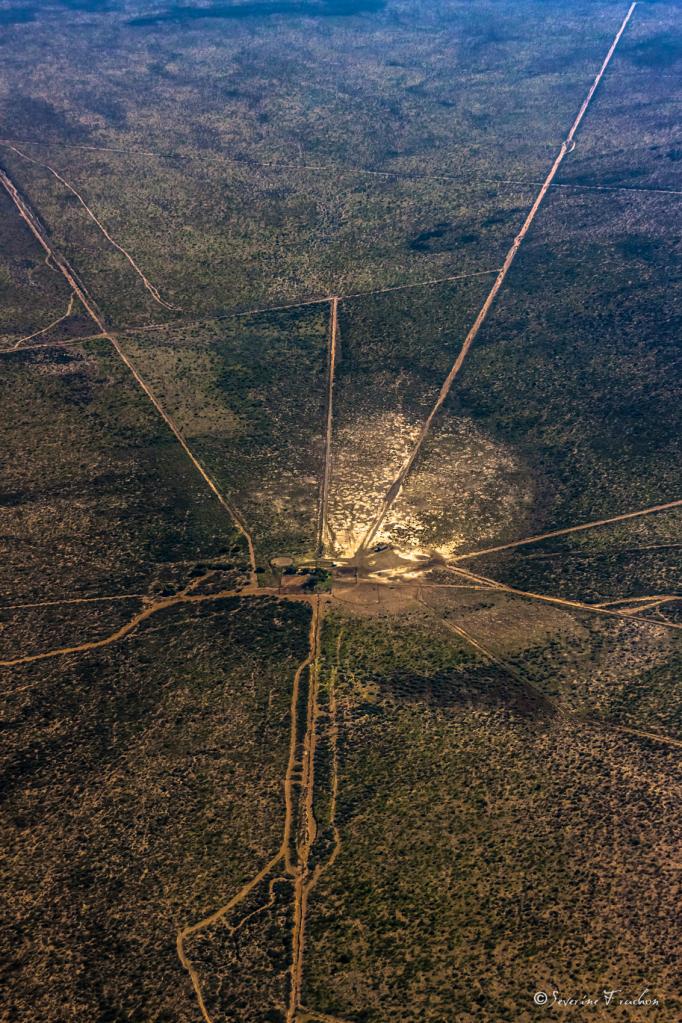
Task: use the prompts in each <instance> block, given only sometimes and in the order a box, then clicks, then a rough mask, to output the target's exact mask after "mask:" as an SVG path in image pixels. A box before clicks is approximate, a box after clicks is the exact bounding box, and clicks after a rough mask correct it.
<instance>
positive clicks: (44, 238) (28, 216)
mask: <svg viewBox="0 0 682 1023" xmlns="http://www.w3.org/2000/svg"><path fill="white" fill-rule="evenodd" d="M0 184H1V185H2V186H3V187H4V189H5V191H6V192H7V193H8V194H9V197H10V199H11V200H12V202H13V203H14V205H15V206H16V208H17V210H18V211H19V215H20V217H21V218H22V220H24V222H25V223H26V224H27V226H28V228H29V229H30V231H31V233H32V234H33V236H34V237H35V239H36V241H37V242H38V243H39V245H40V247H41V248H42V249H43V251H44V252H46V253H47V255H48V256H49V257H50V258H51V259H52V262H53V263H54V264H55V266H56V267H58V269H59V271H60V272H61V273H62V274H63V276H64V277H65V278H66V280H67V282H68V284H69V285H70V287H71V290H72V291H73V292H74V293H75V294H76V296H77V297H78V299H79V300H80V302H81V304H82V306H83V308H84V309H85V310H86V312H87V313H88V315H89V317H90V319H91V320H93V322H94V323H95V324H96V325H97V327H98V328H99V330H100V332H101V335H102V336H103V337H104V338H106V339H107V340H108V341H109V342H110V344H111V345H112V346H113V348H114V350H115V352H116V354H117V355H118V357H119V358H120V359H121V361H122V362H123V363H124V364H125V365H126V366H127V368H128V370H129V371H130V373H131V374H132V376H133V377H134V379H135V380H136V382H137V384H138V385H139V387H141V389H142V390H143V391H144V393H145V394H146V395H147V397H148V398H149V400H150V401H151V403H152V405H153V406H154V408H155V409H156V411H157V412H158V413H159V415H160V416H161V418H162V419H163V420H164V422H165V423H166V425H167V426H168V428H169V429H170V431H171V433H172V434H173V435H174V436H175V439H176V440H177V441H178V443H179V444H180V446H181V447H182V449H183V451H184V452H185V454H186V455H187V457H188V458H189V460H190V462H191V463H192V465H193V466H194V468H195V469H196V470H197V472H198V473H199V475H200V476H201V477H202V478H203V480H204V481H205V483H206V484H207V485H208V486H209V488H210V489H211V490H212V491H213V493H214V495H215V496H216V498H217V499H218V501H219V502H220V504H221V505H222V506H223V508H224V509H225V511H226V512H227V513H228V515H229V516H230V518H231V519H232V521H233V522H234V524H235V525H236V527H237V529H238V530H239V532H240V533H241V534H242V536H243V537H244V539H245V541H246V544H247V547H248V550H249V561H250V563H251V583H252V585H254V586H257V584H258V577H257V575H256V554H255V550H254V545H253V539H252V537H251V534H250V533H249V531H248V529H247V528H246V524H245V522H244V520H243V519H242V517H241V515H240V513H239V512H238V511H237V509H236V508H235V507H234V505H233V504H232V502H231V501H229V500H228V498H227V497H226V496H225V495H224V494H223V493H222V491H221V490H220V488H219V487H218V485H217V484H216V483H215V481H214V480H213V479H212V477H211V476H209V474H208V472H207V471H206V469H204V467H203V465H202V464H201V462H200V461H199V459H198V458H197V457H196V455H195V454H194V452H193V451H192V450H191V448H190V447H189V445H188V443H187V441H186V440H185V438H184V437H183V435H182V433H181V431H180V429H179V428H178V426H177V425H176V424H175V422H174V420H173V419H172V418H171V416H170V415H169V414H168V413H167V412H166V410H165V409H164V408H163V406H162V405H161V403H160V402H159V400H158V398H157V397H156V395H155V394H154V393H153V392H152V390H151V388H150V387H149V385H148V384H147V383H146V382H145V381H144V380H143V378H142V376H141V375H140V373H139V372H138V370H137V369H136V368H135V366H134V365H133V363H132V362H131V360H130V359H129V358H128V356H127V355H126V354H125V352H124V351H123V349H122V348H121V345H120V343H119V341H118V339H117V338H116V336H115V334H113V333H112V332H111V331H110V330H108V329H107V327H106V325H105V323H104V318H103V316H102V314H101V313H100V311H99V310H98V309H97V306H96V305H95V303H94V302H93V300H92V299H91V298H90V296H89V295H88V293H87V291H86V289H85V287H84V285H82V284H81V283H80V281H79V280H78V278H77V276H76V273H75V271H74V270H73V269H72V267H71V266H70V265H69V263H68V262H67V261H66V259H65V258H64V257H63V256H62V255H61V254H60V253H59V252H58V251H57V250H56V249H55V248H53V247H52V246H51V245H50V242H49V241H48V234H47V231H46V230H45V228H44V227H43V226H42V224H41V223H40V221H39V220H38V218H37V216H36V215H35V213H34V212H33V210H32V209H31V208H30V206H29V205H28V203H27V202H26V201H25V200H24V198H23V197H22V196H21V194H20V193H19V190H18V189H17V187H16V185H15V184H14V182H13V181H12V179H11V178H10V177H9V176H8V175H7V174H6V172H5V171H4V170H2V169H1V168H0Z"/></svg>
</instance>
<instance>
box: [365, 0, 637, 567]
mask: <svg viewBox="0 0 682 1023" xmlns="http://www.w3.org/2000/svg"><path fill="white" fill-rule="evenodd" d="M636 6H637V0H635V3H633V4H631V6H630V8H629V10H628V12H627V14H626V15H625V17H624V19H623V21H622V23H621V26H620V28H619V29H618V32H617V33H616V35H615V37H614V40H613V42H612V43H611V46H610V48H609V51H608V53H607V54H606V57H605V58H604V61H603V63H602V65H601V67H600V69H599V71H598V72H597V74H596V76H595V78H594V81H593V82H592V85H591V86H590V89H589V91H588V93H587V95H586V97H585V99H584V100H583V103H582V106H581V107H580V110H579V111H578V113H577V116H576V118H575V120H574V121H573V124H572V125H571V128H570V130H569V132H568V135H567V136H566V138H565V140H564V141H563V142H562V143H561V148H560V149H559V153H558V154H557V156H556V158H555V160H554V163H553V164H552V166H551V168H550V170H549V172H548V174H547V177H546V178H545V180H544V182H543V184H542V186H541V188H540V191H539V192H538V194H537V196H536V198H535V201H534V202H533V205H532V206H531V208H530V210H529V212H528V215H527V216H526V219H525V220H524V222H523V225H522V226H521V229H520V231H519V232H518V234H517V235H516V237H515V238H514V241H513V242H512V245H511V248H510V249H509V252H508V253H507V255H506V257H505V260H504V263H503V264H502V267H501V269H500V271H499V272H498V274H497V277H496V278H495V282H494V284H493V286H492V288H491V289H490V292H489V293H488V296H487V298H486V300H485V302H484V303H483V305H482V307H481V309H480V311H479V313H478V316H477V317H476V319H475V321H474V323H473V326H472V327H471V329H470V330H469V333H468V334H467V335H466V337H465V339H464V341H463V343H462V347H461V349H460V352H459V355H458V356H457V358H456V359H455V362H454V364H453V366H452V369H451V370H450V372H449V373H448V375H447V377H446V378H445V381H444V383H443V385H442V387H441V389H440V392H439V394H438V397H437V399H436V401H435V404H434V406H433V408H432V409H431V412H430V413H429V415H428V417H427V419H426V421H425V423H424V425H423V426H422V429H421V431H420V433H419V437H418V438H417V441H416V443H415V445H414V447H413V448H412V451H411V452H410V454H409V455H408V457H407V459H406V460H405V462H404V463H403V466H402V468H401V469H400V472H399V473H398V475H397V477H396V478H395V480H394V481H393V483H392V484H391V486H390V487H389V489H388V492H387V493H386V496H385V497H384V500H383V502H382V504H381V507H380V508H379V510H378V512H377V514H376V515H375V517H374V519H373V521H372V523H371V525H370V527H369V529H368V530H367V533H366V534H365V536H364V538H363V540H362V542H361V544H360V546H359V548H358V551H357V552H356V553H358V554H359V553H361V552H362V551H363V550H365V549H366V548H367V547H368V546H369V545H370V544H371V542H372V540H373V539H374V537H375V536H376V533H377V531H378V530H379V528H380V527H381V524H382V523H383V521H384V519H385V518H386V515H387V514H388V512H389V510H390V509H391V507H392V506H393V504H394V503H395V501H396V499H397V497H398V496H399V494H400V492H401V491H402V489H403V486H404V484H405V480H406V479H407V477H408V475H409V474H410V472H411V470H412V467H413V466H414V463H415V461H416V459H417V456H418V455H419V452H420V451H421V448H422V446H423V444H424V441H425V440H426V437H427V436H428V433H429V431H430V429H431V424H432V423H433V420H434V419H435V417H436V415H437V414H438V412H439V411H440V409H441V407H442V405H443V404H444V402H445V399H446V398H447V396H448V394H449V393H450V390H451V388H452V385H453V383H454V380H455V377H456V376H457V374H458V373H459V371H460V369H461V367H462V365H463V363H464V360H465V359H466V357H467V355H468V353H469V350H470V348H471V346H472V345H473V343H474V341H475V340H476V337H477V335H478V332H479V331H480V329H481V327H482V326H483V324H484V322H485V320H486V318H487V316H488V313H489V312H490V309H491V308H492V305H493V303H494V301H495V298H496V297H497V294H498V292H499V291H500V289H501V288H502V285H503V284H504V282H505V279H506V277H507V274H508V273H509V270H510V268H511V266H512V263H513V262H514V259H515V258H516V254H517V252H518V251H519V249H520V247H521V245H522V243H523V240H524V238H525V237H526V235H527V234H528V231H529V230H530V227H531V225H532V223H533V221H534V220H535V217H536V215H537V212H538V210H539V209H540V206H541V204H542V201H543V199H544V198H545V196H546V195H547V192H548V190H549V187H550V185H551V184H552V181H553V180H554V177H555V176H556V174H557V171H558V170H559V167H560V166H561V164H562V162H563V160H564V157H565V156H566V155H567V153H569V152H570V151H571V150H572V148H573V145H574V136H575V134H576V132H577V130H578V128H579V127H580V123H581V121H582V119H583V117H584V116H585V112H586V111H587V108H588V106H589V105H590V102H591V100H592V97H593V96H594V94H595V92H596V90H597V87H598V86H599V83H600V82H601V80H602V78H603V76H604V73H605V72H606V69H607V67H608V65H609V63H610V62H611V58H612V57H613V54H614V52H615V50H616V47H617V46H618V43H619V42H620V39H621V36H622V35H623V32H624V31H625V29H626V27H627V24H628V22H629V21H630V18H631V17H632V13H633V11H634V9H635V7H636Z"/></svg>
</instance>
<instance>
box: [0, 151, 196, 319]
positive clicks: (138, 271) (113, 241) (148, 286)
mask: <svg viewBox="0 0 682 1023" xmlns="http://www.w3.org/2000/svg"><path fill="white" fill-rule="evenodd" d="M0 144H2V145H5V146H7V148H8V149H11V150H12V152H13V153H16V154H17V156H20V157H21V158H22V159H23V160H28V162H29V163H34V164H36V165H37V166H38V167H43V168H44V169H45V170H47V171H49V172H50V174H51V175H52V176H53V177H54V178H56V179H57V181H59V182H60V184H62V185H63V186H64V188H66V189H67V190H68V191H69V192H71V194H72V195H73V196H75V197H76V199H78V202H79V203H80V204H81V206H82V207H83V209H84V210H85V212H86V213H87V215H88V216H89V217H90V219H91V220H92V222H93V223H94V224H96V225H97V227H98V228H99V230H100V231H101V232H102V234H103V235H104V237H105V238H106V239H107V241H108V242H109V243H110V244H111V245H113V246H114V248H115V249H117V250H118V252H120V253H121V255H122V256H124V257H125V258H126V259H127V261H128V262H129V263H130V265H131V266H132V268H133V270H134V271H135V273H136V274H137V276H138V277H139V278H140V280H141V281H142V283H143V284H144V286H145V288H146V289H147V291H148V292H149V294H150V295H151V296H152V298H153V299H154V301H155V302H156V303H157V304H158V305H161V306H164V308H166V309H174V308H176V307H175V306H172V305H171V304H170V303H169V302H166V301H165V299H163V298H161V295H160V294H159V291H158V288H156V287H155V286H154V285H153V284H152V282H151V281H150V280H149V278H148V277H147V276H145V274H144V273H143V272H142V270H141V269H140V267H139V266H138V264H137V262H136V261H135V259H134V258H133V257H132V256H131V255H130V253H129V252H128V250H127V249H124V248H123V246H122V245H120V244H119V243H118V242H117V241H116V239H115V238H113V237H112V236H111V234H110V233H109V231H108V230H107V228H106V227H105V226H104V224H103V223H102V221H101V220H100V219H99V217H98V216H97V214H96V213H95V212H94V211H93V210H92V209H91V208H90V206H88V204H87V203H86V201H85V199H84V198H83V196H82V195H81V193H80V192H79V191H78V190H77V189H76V188H74V187H73V185H72V184H70V183H69V182H68V181H67V180H66V178H64V177H62V175H61V174H60V173H59V171H57V170H55V168H54V167H52V166H51V164H49V163H43V162H42V161H41V160H36V159H35V158H34V157H33V156H29V155H28V153H24V152H23V150H21V149H18V148H17V147H16V146H14V145H12V144H11V143H10V142H2V143H0Z"/></svg>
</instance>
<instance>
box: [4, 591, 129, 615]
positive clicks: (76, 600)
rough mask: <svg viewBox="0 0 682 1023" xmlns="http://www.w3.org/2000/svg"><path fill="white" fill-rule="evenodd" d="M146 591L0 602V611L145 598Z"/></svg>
mask: <svg viewBox="0 0 682 1023" xmlns="http://www.w3.org/2000/svg"><path fill="white" fill-rule="evenodd" d="M146 599H148V597H147V594H146V593H112V594H105V595H104V596H102V597H62V598H61V599H60V600H36V601H34V602H33V603H30V604H0V611H23V610H26V609H27V608H32V607H63V606H65V605H68V604H106V603H108V602H109V601H112V600H146Z"/></svg>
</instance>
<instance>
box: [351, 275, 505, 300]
mask: <svg viewBox="0 0 682 1023" xmlns="http://www.w3.org/2000/svg"><path fill="white" fill-rule="evenodd" d="M499 272H500V270H499V267H496V268H495V269H493V270H472V271H470V272H469V273H465V274H450V276H448V277H431V278H429V279H428V280H426V281H416V282H415V283H414V284H392V285H390V287H388V288H375V289H374V291H353V292H351V293H350V294H348V295H339V298H340V300H341V301H342V302H345V301H346V300H348V299H351V298H367V297H369V296H372V295H386V294H387V293H388V292H390V291H411V290H413V289H416V288H432V287H434V286H435V285H436V284H449V283H450V282H451V281H453V282H454V281H465V280H467V279H468V278H470V277H490V275H491V274H497V273H499Z"/></svg>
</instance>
